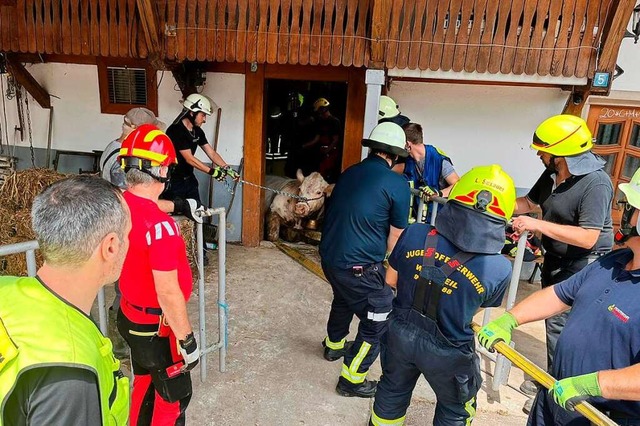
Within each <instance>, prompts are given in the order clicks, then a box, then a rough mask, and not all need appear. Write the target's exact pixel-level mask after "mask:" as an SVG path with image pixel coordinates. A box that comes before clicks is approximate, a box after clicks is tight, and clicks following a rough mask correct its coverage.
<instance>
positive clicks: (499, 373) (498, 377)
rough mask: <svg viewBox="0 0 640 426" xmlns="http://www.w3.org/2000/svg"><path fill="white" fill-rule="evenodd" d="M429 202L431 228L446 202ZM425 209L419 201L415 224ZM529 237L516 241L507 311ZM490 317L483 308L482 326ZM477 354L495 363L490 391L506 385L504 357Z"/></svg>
mask: <svg viewBox="0 0 640 426" xmlns="http://www.w3.org/2000/svg"><path fill="white" fill-rule="evenodd" d="M411 193H412V194H413V195H418V196H419V195H420V192H419V191H418V190H415V189H412V190H411ZM431 200H432V202H431V217H430V220H429V224H430V225H431V226H435V223H436V217H437V215H438V205H441V204H445V203H446V202H447V199H446V198H443V197H433V198H432V199H431ZM425 209H426V205H425V203H424V202H423V201H422V200H420V203H419V205H418V215H417V222H419V223H424V222H423V220H424V219H425V217H426V215H425V214H424V210H425ZM528 236H529V233H528V231H525V232H523V233H522V234H520V238H519V239H518V246H517V251H516V257H515V259H514V261H513V270H512V272H511V281H510V282H509V289H508V290H507V304H506V305H507V306H506V307H507V310H510V309H511V308H513V305H515V302H516V295H517V293H518V284H519V282H520V273H521V271H522V262H523V261H524V253H525V250H526V248H527V237H528ZM490 317H491V308H485V309H484V313H483V317H482V325H486V324H487V323H488V322H489V321H490ZM510 345H511V347H512V348H513V347H515V343H514V342H513V341H512V342H511V344H510ZM476 350H477V352H478V353H479V354H481V355H482V356H484V357H486V358H488V359H489V360H491V361H493V362H494V363H495V367H494V370H493V381H492V386H491V388H492V390H494V391H497V390H499V389H500V386H501V385H503V384H506V383H507V380H508V379H509V373H510V371H511V361H509V360H508V359H507V358H505V356H504V355H501V354H497V355H496V354H493V353H490V352H489V351H487V350H486V349H485V348H483V347H482V346H478V347H477V349H476Z"/></svg>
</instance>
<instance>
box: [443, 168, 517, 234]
mask: <svg viewBox="0 0 640 426" xmlns="http://www.w3.org/2000/svg"><path fill="white" fill-rule="evenodd" d="M449 202H453V203H458V204H460V205H462V206H464V207H467V208H469V209H472V210H475V211H479V212H481V213H484V214H486V215H489V216H493V217H496V218H498V219H501V220H503V221H505V222H508V221H509V220H510V219H511V216H512V215H513V210H514V208H515V204H516V188H515V185H514V184H513V180H512V179H511V177H510V176H509V175H508V174H507V173H506V172H505V171H504V170H502V168H501V167H500V166H499V165H497V164H493V165H490V166H479V167H474V168H473V169H471V170H469V171H468V172H467V173H465V174H464V175H462V177H460V180H459V181H458V182H456V184H455V185H454V186H453V188H451V192H450V193H449Z"/></svg>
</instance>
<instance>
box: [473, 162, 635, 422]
mask: <svg viewBox="0 0 640 426" xmlns="http://www.w3.org/2000/svg"><path fill="white" fill-rule="evenodd" d="M618 188H619V189H620V192H622V194H624V197H625V198H624V199H623V200H622V201H621V202H620V204H621V205H622V206H623V214H622V220H621V223H620V230H619V231H618V232H617V233H616V235H615V241H616V243H617V244H620V245H623V244H624V245H625V248H622V249H620V250H614V251H612V252H610V253H608V254H606V255H604V256H602V257H599V258H598V259H596V260H595V261H594V262H593V263H591V264H589V265H587V266H585V267H584V269H582V270H581V271H579V272H577V273H575V274H574V275H572V276H570V277H569V278H568V279H567V280H565V281H562V282H560V283H557V284H554V285H551V286H548V287H545V288H544V289H542V290H540V291H538V292H536V293H534V294H532V295H531V296H529V297H528V298H526V299H525V300H523V301H522V302H520V303H518V304H517V305H516V306H514V307H513V308H512V309H511V311H510V312H507V313H505V314H503V315H502V316H500V317H499V318H497V319H496V320H494V321H492V322H490V323H489V324H487V325H486V326H485V327H483V328H482V329H481V330H480V333H479V334H478V340H479V342H480V343H481V344H482V345H483V346H484V347H486V348H488V349H491V348H492V347H493V346H494V344H495V343H496V342H497V341H504V342H506V343H507V344H508V343H509V342H510V341H511V333H512V330H513V329H514V328H516V327H518V326H520V325H522V324H526V323H529V322H533V321H538V320H541V319H545V318H550V317H553V316H555V315H557V314H559V313H561V312H567V311H568V310H569V309H571V314H570V315H569V317H568V319H567V323H566V325H565V326H564V329H563V330H562V334H560V337H559V339H558V342H557V345H556V350H555V353H554V357H553V365H552V367H553V368H552V370H551V371H550V373H551V375H552V376H553V377H555V378H556V380H557V381H556V382H555V384H554V386H553V388H552V389H551V390H550V391H547V390H546V389H544V388H542V389H540V390H539V391H538V394H537V396H536V400H535V403H534V406H533V409H532V410H531V413H530V414H529V420H528V423H527V424H528V425H530V426H542V425H558V426H565V425H566V426H569V425H571V426H583V425H584V426H587V425H589V424H591V423H590V422H589V420H587V419H586V418H584V417H582V416H581V415H580V414H579V413H577V412H575V411H573V410H574V407H575V404H577V403H578V402H580V401H584V400H587V401H588V402H590V403H592V404H593V405H594V406H595V407H596V408H597V409H599V410H601V411H602V412H604V413H605V414H606V415H608V416H609V417H610V418H611V419H612V420H614V421H615V422H616V423H617V424H620V425H640V386H639V383H640V365H639V364H638V360H639V359H640V340H639V339H638V330H637V327H636V321H637V318H640V292H638V288H637V287H636V286H637V285H640V236H639V235H640V234H639V233H638V230H639V229H640V226H639V224H638V211H639V209H640V170H638V171H636V172H635V174H634V175H633V177H632V178H631V182H629V183H621V184H620V185H619V186H618Z"/></svg>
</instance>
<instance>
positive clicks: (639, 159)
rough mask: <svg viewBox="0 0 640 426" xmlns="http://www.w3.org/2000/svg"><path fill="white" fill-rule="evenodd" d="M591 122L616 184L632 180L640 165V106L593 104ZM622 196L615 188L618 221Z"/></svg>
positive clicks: (597, 146) (614, 212) (599, 151)
mask: <svg viewBox="0 0 640 426" xmlns="http://www.w3.org/2000/svg"><path fill="white" fill-rule="evenodd" d="M588 124H589V128H590V129H592V130H593V134H594V135H595V141H594V142H595V146H594V149H593V151H594V152H595V153H596V154H599V155H600V156H602V158H604V159H605V161H606V162H607V164H606V165H605V170H606V171H607V173H609V176H611V182H612V183H613V186H614V188H617V187H618V184H620V183H621V182H629V180H630V179H631V177H632V176H633V174H634V173H635V171H636V170H638V168H640V108H633V107H623V106H596V105H592V106H591V109H590V110H589V119H588ZM623 196H624V194H622V193H621V192H620V191H618V190H617V189H616V194H615V199H614V204H613V210H612V216H613V219H614V222H615V223H616V224H618V223H620V216H621V215H622V212H621V211H620V209H619V208H618V205H617V203H616V201H618V200H620V199H622V197H623Z"/></svg>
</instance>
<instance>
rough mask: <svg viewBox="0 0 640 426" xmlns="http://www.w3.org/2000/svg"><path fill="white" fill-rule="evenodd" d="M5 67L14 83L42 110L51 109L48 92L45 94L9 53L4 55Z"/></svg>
mask: <svg viewBox="0 0 640 426" xmlns="http://www.w3.org/2000/svg"><path fill="white" fill-rule="evenodd" d="M6 58H7V65H8V66H9V69H10V70H11V74H12V75H13V77H14V78H15V79H16V82H17V83H18V84H20V85H21V86H23V87H24V88H25V89H27V92H29V94H30V95H31V96H33V99H35V100H36V102H38V103H39V104H40V106H41V107H42V108H47V109H50V108H51V96H49V92H47V91H46V90H45V89H44V88H43V87H42V86H40V83H38V81H37V80H36V79H35V78H33V76H32V75H31V74H30V73H29V71H27V69H26V68H25V67H24V65H22V63H20V62H18V61H16V60H15V59H14V58H13V55H12V54H10V53H7V54H6Z"/></svg>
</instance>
